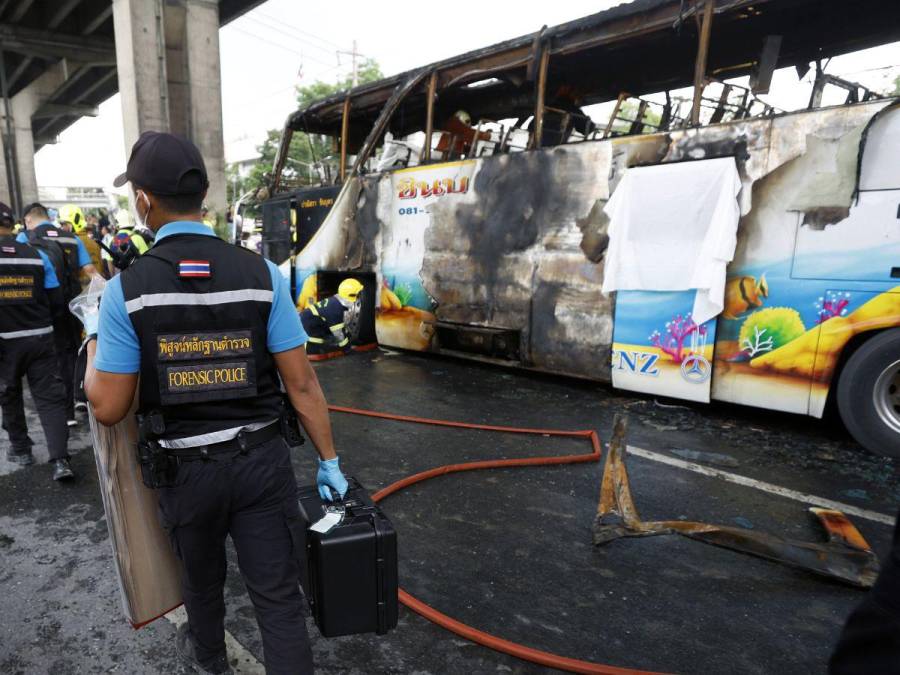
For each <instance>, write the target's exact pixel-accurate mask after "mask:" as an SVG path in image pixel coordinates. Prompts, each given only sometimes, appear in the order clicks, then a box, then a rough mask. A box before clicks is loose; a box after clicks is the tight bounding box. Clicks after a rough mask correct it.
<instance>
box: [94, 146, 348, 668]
mask: <svg viewBox="0 0 900 675" xmlns="http://www.w3.org/2000/svg"><path fill="white" fill-rule="evenodd" d="M128 181H130V183H131V187H132V190H133V191H134V204H135V206H136V210H137V214H138V216H139V218H140V219H141V220H142V221H143V222H145V223H146V224H147V225H148V226H149V227H150V228H151V230H153V231H154V232H155V233H156V243H155V244H154V246H153V248H152V249H150V251H148V252H147V253H145V254H144V255H142V256H141V257H140V258H138V259H137V260H136V261H135V262H134V263H133V264H132V265H131V266H130V267H129V268H127V269H125V270H123V271H122V272H121V273H120V274H119V275H117V276H115V277H113V278H112V279H111V280H110V281H109V282H108V283H107V285H106V289H105V291H104V293H103V297H102V301H101V302H100V309H99V315H97V314H94V315H91V316H87V317H85V330H86V332H87V333H88V334H89V335H90V334H92V333H97V339H96V341H95V340H91V339H90V338H89V341H88V344H87V353H88V367H87V374H86V377H85V390H86V392H87V395H88V398H89V399H90V401H91V403H92V405H93V408H94V414H95V415H96V417H97V420H98V421H100V422H101V423H102V424H107V425H111V424H115V423H117V422H119V421H120V420H121V419H123V418H124V417H125V415H126V414H127V413H128V410H129V407H130V405H131V401H132V400H133V397H134V393H135V390H136V388H137V386H138V380H139V379H140V398H139V400H140V407H139V409H138V415H139V418H138V419H139V426H140V429H141V434H142V438H143V440H142V447H144V448H146V447H150V448H151V449H152V453H153V454H152V457H153V464H152V465H149V464H147V463H146V462H144V463H142V468H147V469H148V470H150V474H149V475H151V476H153V477H154V480H156V479H157V478H159V480H158V484H159V485H160V487H162V486H167V487H165V489H161V490H160V491H159V513H160V517H161V519H162V524H163V527H165V528H166V529H167V530H168V531H169V533H170V535H171V538H172V541H173V545H174V548H175V552H176V554H177V555H178V557H179V559H180V561H181V565H182V586H183V589H182V590H183V598H184V605H185V608H186V610H187V615H188V622H187V623H186V624H184V625H183V626H181V627H180V628H179V630H178V634H177V636H176V639H177V641H176V647H177V649H178V653H179V655H180V656H181V657H182V658H183V659H184V660H185V661H186V662H187V663H189V664H190V665H191V666H193V667H194V668H195V669H200V671H201V672H208V673H228V672H231V668H230V667H229V665H228V658H227V654H226V650H225V633H224V618H225V604H224V599H223V593H222V590H223V586H224V583H225V575H226V557H225V539H226V537H227V536H228V535H231V539H232V541H233V542H234V546H235V548H236V549H237V553H238V565H239V567H240V570H241V574H242V576H243V578H244V582H245V584H246V587H247V590H248V593H249V595H250V599H251V600H252V602H253V605H254V607H255V610H256V617H257V622H258V624H259V628H260V632H261V634H262V642H263V650H264V653H265V664H266V672H267V673H272V674H278V673H298V672H300V673H312V652H311V649H310V644H309V638H308V636H307V633H306V624H305V621H304V614H305V612H304V607H303V598H302V595H301V593H300V591H299V586H298V581H299V578H300V576H299V575H300V564H301V558H302V557H303V556H304V552H303V549H302V541H303V536H304V533H303V531H302V526H301V525H300V524H299V522H298V518H299V508H298V505H297V490H296V479H295V477H294V471H293V469H292V467H291V453H290V448H289V446H288V444H287V442H286V441H285V437H286V436H288V437H289V436H290V435H291V433H293V430H294V426H293V424H294V422H296V419H297V418H296V417H295V411H296V415H297V416H299V420H300V422H301V423H302V425H303V427H304V428H305V429H306V432H307V434H308V435H309V437H310V439H311V440H312V442H313V444H314V445H315V447H316V450H317V451H318V453H319V456H320V459H319V472H318V475H317V483H318V485H319V489H320V492H322V493H325V492H327V494H328V497H329V498H330V497H332V493H331V492H330V490H331V489H333V490H334V491H336V492H337V493H338V494H339V495H341V496H343V495H344V494H345V492H346V490H347V481H346V480H345V479H344V476H343V474H342V473H341V470H340V466H339V462H338V457H337V454H336V453H335V449H334V441H333V440H332V434H331V425H330V422H329V419H328V409H327V404H326V402H325V397H324V395H323V394H322V390H321V388H320V387H319V383H318V380H317V379H316V375H315V372H314V371H313V369H312V367H311V366H310V364H309V361H308V360H307V358H306V351H305V349H304V343H305V342H306V335H305V334H304V332H303V328H302V326H301V325H300V321H299V319H298V317H297V313H296V311H295V310H294V307H293V304H292V302H291V298H290V292H289V291H288V286H287V282H286V280H285V279H284V278H283V277H282V275H281V273H280V272H279V271H278V269H277V268H276V267H275V265H274V264H272V263H271V262H269V261H267V260H265V259H263V258H262V257H261V256H259V255H257V254H255V253H252V252H250V251H247V250H246V249H243V248H241V247H239V246H235V245H233V244H229V243H226V242H225V241H223V240H221V239H219V238H218V237H216V236H215V233H214V232H213V231H212V229H210V228H209V227H207V226H206V225H203V223H201V222H200V218H201V216H200V206H201V204H202V203H203V198H204V196H205V194H206V190H207V187H208V185H209V182H208V180H207V174H206V167H205V166H204V164H203V158H202V157H201V156H200V152H199V151H198V150H197V148H196V147H195V146H194V145H193V144H192V143H191V142H189V141H187V140H185V139H183V138H181V137H179V136H175V135H172V134H167V133H156V132H145V133H143V134H141V136H140V138H139V139H138V141H137V142H136V143H135V145H134V147H133V148H132V151H131V156H130V158H129V160H128V167H127V170H126V172H125V173H124V174H123V175H121V176H119V177H118V178H117V179H116V181H115V185H117V186H120V185H122V184H124V183H125V182H128ZM97 326H99V330H98V328H97ZM139 375H140V378H138V376H139ZM279 379H280V381H281V382H282V383H283V385H284V389H285V390H286V392H287V399H288V401H289V402H287V401H286V400H285V396H284V394H282V391H281V390H280V388H279ZM142 452H143V451H142ZM142 462H143V460H142ZM143 475H144V478H145V482H146V479H147V475H148V474H146V473H145V474H143Z"/></svg>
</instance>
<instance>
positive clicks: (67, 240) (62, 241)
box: [44, 236, 78, 247]
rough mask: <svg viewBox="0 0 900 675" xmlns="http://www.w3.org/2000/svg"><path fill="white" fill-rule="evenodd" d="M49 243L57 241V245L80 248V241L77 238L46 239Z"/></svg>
mask: <svg viewBox="0 0 900 675" xmlns="http://www.w3.org/2000/svg"><path fill="white" fill-rule="evenodd" d="M44 239H47V240H49V241H55V242H56V243H57V244H68V245H69V246H76V247H77V246H78V240H77V239H76V238H75V237H46V236H45V237H44Z"/></svg>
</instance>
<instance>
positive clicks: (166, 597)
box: [90, 410, 181, 628]
mask: <svg viewBox="0 0 900 675" xmlns="http://www.w3.org/2000/svg"><path fill="white" fill-rule="evenodd" d="M90 421H91V436H92V438H93V441H94V459H95V460H96V462H97V473H98V474H99V476H100V492H101V494H102V496H103V509H104V510H105V511H106V523H107V526H108V527H109V540H110V542H111V543H112V549H113V557H114V559H115V564H116V573H117V575H118V577H119V590H120V594H121V597H122V607H123V609H124V611H125V618H126V619H128V621H129V622H130V623H131V625H132V626H134V627H135V628H140V627H141V626H143V625H145V624H147V623H149V622H150V621H153V620H154V619H156V618H159V617H160V616H162V615H163V614H165V613H166V612H168V611H169V610H171V609H174V608H175V607H177V606H178V605H180V604H181V573H180V566H179V563H178V560H177V559H176V558H175V554H174V552H173V551H172V546H171V544H170V542H169V537H168V535H167V534H166V532H165V531H164V530H163V528H162V526H161V525H160V524H159V516H158V515H157V512H158V498H157V495H156V491H154V490H151V489H149V488H147V487H145V486H144V484H143V483H142V482H141V470H140V467H139V466H138V463H137V424H136V422H135V419H134V414H133V410H132V411H131V412H130V413H129V414H128V415H127V416H126V418H125V419H124V420H122V421H121V422H119V423H118V424H116V425H115V426H112V427H107V426H104V425H102V424H100V423H99V422H97V420H96V419H94V414H93V410H91V412H90Z"/></svg>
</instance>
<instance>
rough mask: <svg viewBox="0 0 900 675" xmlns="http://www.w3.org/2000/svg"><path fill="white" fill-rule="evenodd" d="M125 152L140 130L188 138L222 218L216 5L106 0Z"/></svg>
mask: <svg viewBox="0 0 900 675" xmlns="http://www.w3.org/2000/svg"><path fill="white" fill-rule="evenodd" d="M113 23H114V26H115V36H116V60H117V61H118V72H119V92H120V94H121V96H122V116H123V120H124V127H125V145H126V152H127V149H129V148H130V147H131V145H132V144H133V143H134V142H135V141H136V140H137V138H138V136H140V134H141V133H142V132H144V131H170V132H172V133H177V134H181V135H182V136H185V137H187V138H189V139H191V140H192V141H193V142H194V143H195V144H196V145H197V147H198V148H199V149H200V152H201V153H202V154H203V159H204V161H205V162H206V169H207V172H208V173H209V183H210V185H209V193H208V194H207V198H206V202H207V204H208V206H209V208H210V211H212V212H214V213H215V214H216V217H217V219H218V222H219V223H224V216H225V209H226V203H225V143H224V140H223V137H222V78H221V71H220V64H219V4H218V2H216V1H215V0H165V1H164V2H163V1H162V0H113Z"/></svg>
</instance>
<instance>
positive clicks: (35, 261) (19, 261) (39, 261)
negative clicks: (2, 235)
mask: <svg viewBox="0 0 900 675" xmlns="http://www.w3.org/2000/svg"><path fill="white" fill-rule="evenodd" d="M2 265H37V266H38V267H43V266H44V259H43V258H0V266H2Z"/></svg>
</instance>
